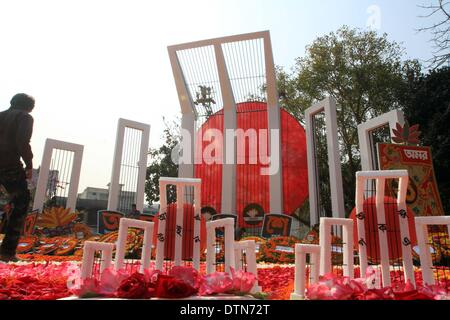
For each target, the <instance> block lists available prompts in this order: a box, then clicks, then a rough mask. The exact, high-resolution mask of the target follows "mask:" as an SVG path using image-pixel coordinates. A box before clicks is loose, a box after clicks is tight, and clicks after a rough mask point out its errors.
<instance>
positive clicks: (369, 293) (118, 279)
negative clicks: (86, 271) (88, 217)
mask: <svg viewBox="0 0 450 320" xmlns="http://www.w3.org/2000/svg"><path fill="white" fill-rule="evenodd" d="M24 256H27V255H24ZM29 256H30V255H29ZM44 257H49V256H44ZM53 258H61V259H63V258H67V257H64V256H61V257H58V256H54V257H53ZM35 260H36V261H37V260H38V259H37V258H36V259H35ZM61 261H63V260H61ZM202 266H204V264H202ZM201 269H204V268H201ZM138 270H139V264H136V265H132V266H131V267H130V268H125V269H122V270H119V271H115V270H114V268H109V269H106V270H105V271H104V272H103V273H102V275H101V277H98V278H95V279H87V280H84V281H81V279H80V264H79V263H77V264H76V263H69V262H58V263H49V262H45V263H37V262H36V263H27V264H23V265H15V264H0V299H14V300H34V299H45V300H53V299H60V298H64V297H69V296H72V295H76V296H79V297H81V298H88V297H98V296H102V297H117V298H126V299H148V298H150V297H160V298H181V297H187V296H191V295H194V294H197V295H200V296H210V295H216V294H234V295H238V294H239V295H245V294H248V293H249V292H250V290H251V288H252V287H253V286H254V284H255V281H256V279H255V276H254V275H252V274H249V273H246V272H242V271H234V270H232V272H231V274H227V273H223V272H216V273H213V274H209V275H205V274H202V273H198V272H197V271H196V270H194V269H193V268H190V267H173V268H172V270H171V271H170V272H169V273H168V274H163V275H161V273H160V272H159V271H154V270H152V269H149V270H145V272H144V274H143V275H140V274H137V271H138ZM438 271H439V274H438V276H439V278H440V279H441V281H440V282H439V283H438V284H439V286H431V287H430V286H424V285H423V282H422V275H421V272H420V270H419V269H417V270H416V271H415V280H416V284H417V288H416V289H414V288H413V287H412V286H411V285H409V284H404V283H403V282H402V281H401V278H400V275H401V272H400V271H392V272H391V278H392V279H393V281H392V286H391V287H390V288H383V289H374V288H373V280H374V273H373V271H372V273H368V274H367V275H366V277H365V278H362V279H354V280H350V279H348V278H345V277H342V276H341V275H339V276H338V275H336V274H333V275H331V274H330V275H326V276H324V277H322V278H321V280H320V281H319V282H318V283H317V284H314V285H311V286H309V288H308V289H307V298H308V299H328V300H343V299H365V300H368V299H390V300H393V299H397V300H412V299H448V298H449V295H448V292H450V270H449V269H448V268H447V269H445V268H440V269H438ZM294 274H295V268H294V267H280V266H276V265H275V266H273V265H263V266H261V267H260V268H258V284H259V285H260V286H261V287H262V292H265V293H266V294H267V295H268V296H267V298H268V299H272V300H288V299H289V298H290V295H291V293H292V292H293V290H294ZM355 276H356V277H357V278H358V277H359V268H358V267H357V268H355ZM306 277H307V278H308V277H309V275H308V270H307V274H306ZM445 277H447V278H445ZM445 285H447V290H446V289H445Z"/></svg>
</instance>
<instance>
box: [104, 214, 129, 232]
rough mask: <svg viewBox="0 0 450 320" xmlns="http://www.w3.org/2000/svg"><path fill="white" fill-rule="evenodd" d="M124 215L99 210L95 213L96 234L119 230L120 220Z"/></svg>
mask: <svg viewBox="0 0 450 320" xmlns="http://www.w3.org/2000/svg"><path fill="white" fill-rule="evenodd" d="M124 216H125V215H124V214H123V213H122V212H117V211H108V210H100V211H98V212H97V217H98V220H97V232H98V233H100V234H105V233H109V232H113V231H117V230H119V223H120V219H121V218H123V217H124Z"/></svg>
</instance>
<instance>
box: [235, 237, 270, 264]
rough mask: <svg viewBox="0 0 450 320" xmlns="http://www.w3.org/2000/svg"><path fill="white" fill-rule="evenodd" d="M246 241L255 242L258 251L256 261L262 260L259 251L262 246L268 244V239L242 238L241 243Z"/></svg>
mask: <svg viewBox="0 0 450 320" xmlns="http://www.w3.org/2000/svg"><path fill="white" fill-rule="evenodd" d="M246 240H253V241H255V244H256V251H257V252H256V260H257V261H259V260H261V251H260V250H259V248H261V246H262V245H263V244H264V243H265V242H266V239H264V238H261V237H255V236H249V237H244V238H241V241H246Z"/></svg>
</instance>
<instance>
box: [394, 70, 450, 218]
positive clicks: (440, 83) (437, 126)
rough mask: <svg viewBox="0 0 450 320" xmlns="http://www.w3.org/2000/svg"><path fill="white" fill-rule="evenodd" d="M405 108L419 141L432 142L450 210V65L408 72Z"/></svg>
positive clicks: (427, 144) (436, 170) (435, 163)
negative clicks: (417, 129)
mask: <svg viewBox="0 0 450 320" xmlns="http://www.w3.org/2000/svg"><path fill="white" fill-rule="evenodd" d="M408 84H409V87H408V90H407V91H406V94H405V103H404V104H405V107H404V109H403V110H404V112H405V116H406V118H407V119H408V120H409V123H411V124H419V125H420V131H421V132H422V135H421V136H420V142H421V144H422V145H424V146H431V150H432V153H433V165H434V170H435V172H436V179H437V183H438V186H439V191H440V194H441V199H442V203H443V205H444V211H445V212H447V213H449V212H450V161H449V159H450V125H449V124H450V86H449V84H450V68H448V67H445V68H441V69H437V70H432V71H430V72H429V73H428V74H426V75H419V76H414V77H413V76H411V77H410V78H409V83H408Z"/></svg>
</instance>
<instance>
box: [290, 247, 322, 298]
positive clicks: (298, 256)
mask: <svg viewBox="0 0 450 320" xmlns="http://www.w3.org/2000/svg"><path fill="white" fill-rule="evenodd" d="M307 255H309V260H310V267H309V272H310V276H309V279H310V280H309V284H310V285H312V284H315V283H316V282H317V281H319V274H320V273H319V271H320V270H319V268H320V246H319V245H315V244H300V243H298V244H296V245H295V278H294V292H293V293H292V294H291V300H303V299H304V298H305V288H306V256H307Z"/></svg>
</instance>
